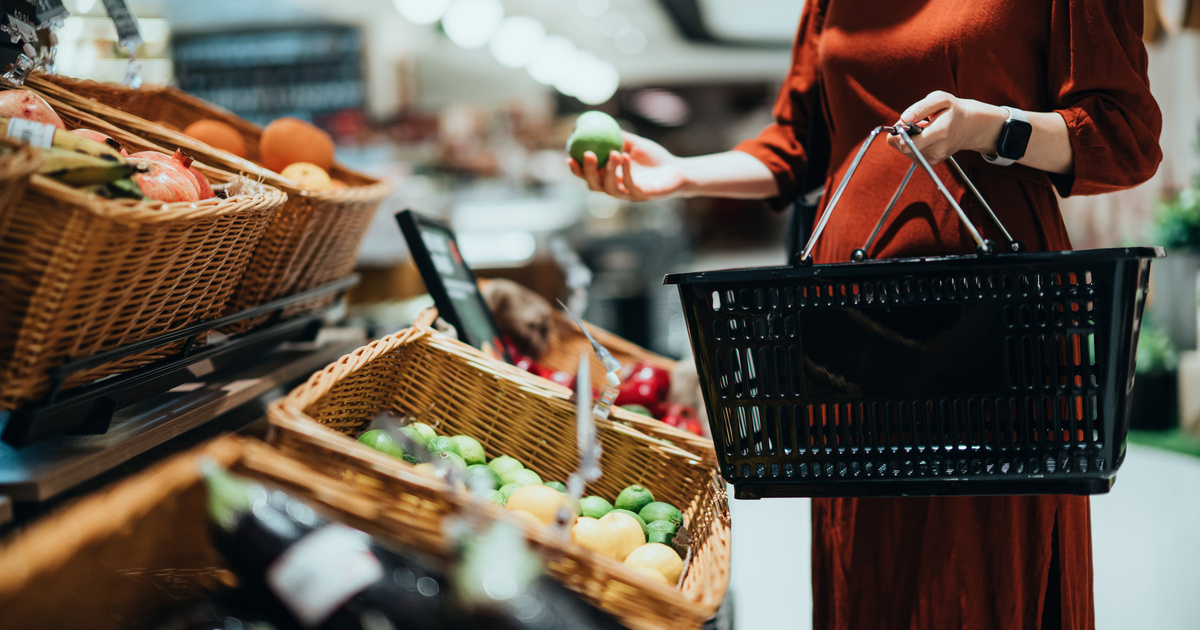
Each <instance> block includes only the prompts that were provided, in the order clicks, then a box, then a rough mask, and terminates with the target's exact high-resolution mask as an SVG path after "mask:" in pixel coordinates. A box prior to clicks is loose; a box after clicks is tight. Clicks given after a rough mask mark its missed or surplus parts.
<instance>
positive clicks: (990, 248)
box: [792, 123, 1024, 266]
mask: <svg viewBox="0 0 1200 630" xmlns="http://www.w3.org/2000/svg"><path fill="white" fill-rule="evenodd" d="M884 131H887V132H889V133H890V134H891V135H898V136H900V139H901V141H903V142H904V144H906V145H908V148H909V150H910V151H912V153H913V155H914V156H915V160H914V162H913V164H912V165H911V166H909V168H908V172H907V173H906V174H905V175H904V179H903V180H902V181H901V182H900V186H899V187H897V188H896V192H895V193H894V194H893V195H892V198H891V200H890V201H889V202H888V205H887V208H886V209H885V210H884V211H883V215H882V216H880V218H879V222H878V223H876V224H875V230H874V231H873V232H871V236H870V238H868V239H867V243H866V244H865V245H864V246H863V247H862V248H861V249H857V250H855V251H854V256H853V259H854V260H855V261H861V260H866V259H867V250H868V249H870V247H871V245H872V244H874V242H875V238H876V237H877V236H879V231H880V229H881V228H882V227H883V224H884V222H885V221H887V218H888V216H889V215H890V214H891V212H892V209H893V208H894V207H895V206H896V202H897V201H899V199H900V193H901V192H903V191H904V188H905V187H906V186H908V182H909V180H910V179H912V174H913V172H914V171H916V169H917V166H918V165H920V166H921V168H922V169H923V170H924V171H925V172H926V173H927V174H928V175H929V178H930V179H932V180H933V183H934V184H935V185H936V186H937V188H938V191H939V192H941V193H942V195H943V196H944V197H946V201H948V202H950V207H951V208H953V209H954V212H955V214H957V215H958V218H959V220H960V221H962V223H963V225H964V226H965V227H966V228H967V231H968V232H970V234H971V238H973V239H974V240H975V244H976V245H977V246H978V249H979V253H980V254H991V253H994V252H995V249H996V247H995V244H994V243H992V242H991V241H990V240H985V239H984V238H983V237H982V236H981V235H980V233H979V230H977V229H975V226H974V225H973V224H972V223H971V220H970V219H968V218H967V214H966V213H965V212H963V209H962V207H961V206H959V205H958V201H956V200H955V199H954V195H951V194H950V191H949V190H948V189H947V188H946V185H945V184H944V183H942V180H941V178H939V177H938V176H937V173H935V172H934V171H933V167H932V166H930V165H929V162H928V161H927V160H926V159H925V156H924V155H921V152H920V151H919V150H918V149H917V147H916V145H915V144H913V141H912V137H911V136H914V135H917V134H919V133H921V127H919V126H917V124H916V123H907V124H896V125H880V126H878V127H876V128H874V129H872V130H871V133H870V134H869V135H868V136H867V139H866V140H864V141H863V143H862V146H861V147H859V149H858V153H857V154H855V156H854V161H852V162H851V163H850V168H849V169H848V170H847V171H846V176H845V177H843V178H842V181H841V183H839V184H838V187H837V190H835V191H834V193H833V197H832V198H831V199H830V200H829V206H828V207H827V208H826V209H825V212H823V213H822V214H821V220H820V221H818V222H817V227H816V229H814V230H813V233H812V236H810V237H809V238H808V243H806V244H805V246H804V251H802V252H801V253H800V254H799V256H798V257H797V259H796V260H794V261H792V264H793V265H795V266H802V265H810V264H812V250H813V249H814V248H815V247H816V246H817V241H818V240H819V239H820V238H821V234H822V233H823V232H824V231H825V224H826V223H828V222H829V217H830V216H831V215H832V214H833V209H834V208H835V207H836V206H837V203H838V201H840V200H841V198H842V193H843V192H844V191H845V190H846V186H847V185H848V184H849V183H850V178H851V177H853V176H854V172H855V171H856V170H858V165H859V163H860V162H862V159H863V156H864V155H866V153H867V149H869V148H870V147H871V144H872V143H873V142H875V139H876V138H877V137H879V134H881V133H883V132H884ZM948 160H949V162H950V164H951V166H953V167H954V170H955V172H957V173H958V175H959V177H961V178H962V179H963V181H964V182H966V184H967V188H968V189H970V190H971V193H972V194H974V195H975V198H976V199H978V200H979V203H981V204H982V205H983V207H984V208H985V209H986V210H987V213H988V215H989V216H991V218H992V221H994V222H995V223H996V226H997V227H999V228H1000V232H1001V233H1003V234H1004V238H1005V239H1006V240H1007V241H1008V246H1009V249H1010V250H1011V251H1014V252H1018V251H1021V250H1023V249H1024V245H1023V244H1022V243H1021V242H1020V241H1018V240H1015V239H1013V237H1012V235H1011V234H1010V233H1009V231H1008V229H1007V228H1005V227H1004V224H1003V223H1001V221H1000V217H998V216H996V213H995V211H993V210H992V207H991V205H989V204H988V202H987V201H986V200H985V199H984V198H983V195H982V194H981V193H980V192H979V189H978V188H976V187H975V184H974V182H972V181H971V179H970V178H969V177H967V173H966V171H964V170H963V169H962V167H961V166H959V165H958V161H957V160H955V159H954V157H953V156H951V157H950V158H948Z"/></svg>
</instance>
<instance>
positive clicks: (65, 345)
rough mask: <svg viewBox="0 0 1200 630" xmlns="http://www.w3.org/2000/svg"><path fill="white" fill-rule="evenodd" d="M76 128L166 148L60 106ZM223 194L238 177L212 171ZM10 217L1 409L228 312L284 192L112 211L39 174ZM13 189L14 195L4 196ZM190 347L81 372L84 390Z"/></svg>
mask: <svg viewBox="0 0 1200 630" xmlns="http://www.w3.org/2000/svg"><path fill="white" fill-rule="evenodd" d="M52 106H54V108H55V111H56V112H58V114H59V116H60V117H61V118H62V119H63V120H64V122H66V123H67V126H68V127H71V128H74V127H79V126H84V127H89V128H92V129H96V130H98V131H101V132H103V133H107V134H109V135H111V136H112V137H114V138H116V139H118V140H120V141H121V142H122V143H124V144H126V145H127V146H128V148H129V149H131V150H134V151H140V150H148V149H158V147H156V146H154V145H151V144H149V143H145V142H139V139H138V138H137V137H136V136H133V135H131V134H128V133H123V132H121V131H120V130H118V129H116V128H113V127H110V126H106V125H105V124H104V123H103V121H99V120H97V119H95V118H93V117H91V116H89V115H88V114H86V113H84V112H80V111H78V110H75V109H73V108H71V107H69V106H67V105H65V104H62V103H52ZM200 168H201V170H202V171H204V173H205V174H206V176H207V177H209V178H210V179H212V180H213V181H214V182H215V183H216V184H221V183H225V182H229V181H232V180H233V179H234V178H235V176H233V175H230V174H228V173H225V172H223V171H219V170H215V169H212V168H209V167H207V166H204V165H200ZM27 180H28V185H27V188H26V190H25V193H24V195H23V196H22V197H21V198H20V199H15V200H13V201H12V202H10V203H8V204H6V205H3V206H0V301H2V302H3V304H4V308H3V309H0V410H10V409H15V408H16V407H18V406H20V405H21V404H23V403H25V402H28V401H30V400H34V399H37V398H38V397H40V396H42V395H43V394H45V393H46V391H47V389H48V387H49V383H50V379H49V375H48V370H50V369H51V368H53V367H56V366H59V365H62V364H63V363H66V362H68V361H71V360H75V359H82V358H86V357H89V356H92V355H95V354H97V353H100V352H104V351H106V350H112V349H114V348H118V347H120V346H123V345H127V344H130V343H133V342H136V341H140V340H142V339H146V338H149V337H152V336H154V335H158V334H162V333H166V332H170V331H172V330H177V329H180V328H183V327H185V326H188V325H191V324H195V323H197V322H199V321H203V320H207V319H213V318H216V317H219V316H220V315H222V314H223V313H224V312H225V308H226V305H227V304H228V302H229V299H230V298H231V297H232V295H233V291H234V289H235V287H236V286H237V284H238V283H239V282H240V280H241V278H242V274H243V272H244V271H245V269H246V265H247V263H248V262H249V260H250V254H251V252H252V251H253V250H254V247H255V245H257V243H258V241H259V239H260V238H261V237H262V234H263V232H264V230H265V229H266V228H267V225H268V223H269V222H270V221H271V218H272V217H273V216H274V214H275V211H276V210H277V209H278V208H279V207H280V206H281V205H282V204H283V203H284V201H285V199H286V197H285V195H284V194H283V193H281V192H280V191H278V190H275V189H273V188H271V187H269V186H265V185H261V184H252V183H249V182H246V183H247V184H248V185H249V187H250V188H252V189H254V191H255V192H254V194H243V195H237V196H234V197H231V198H229V199H219V198H216V199H207V200H205V201H201V202H198V203H173V204H164V203H160V202H135V201H132V200H105V199H101V198H98V197H94V196H89V195H84V194H81V193H80V192H79V191H77V190H76V189H74V188H71V187H69V186H65V185H63V184H60V183H58V182H56V181H54V180H51V179H48V178H45V177H42V176H40V175H32V176H29V177H28V178H27ZM5 188H6V189H7V188H8V187H7V186H5ZM181 343H182V342H178V343H174V344H171V345H168V346H164V347H160V348H156V349H153V350H150V351H147V352H145V353H141V354H137V355H133V356H130V357H126V358H124V359H121V360H118V361H114V362H111V363H108V364H105V365H102V366H99V367H97V368H94V369H90V370H87V371H83V372H79V373H77V374H75V375H73V376H72V377H71V378H70V379H68V380H67V381H66V382H64V383H63V385H64V386H65V387H73V386H77V385H80V384H83V383H86V382H89V381H91V380H94V379H96V378H99V377H102V376H106V375H110V374H116V373H120V372H124V371H127V370H129V369H131V368H134V367H137V366H141V365H145V364H147V363H150V362H153V361H155V360H158V359H161V358H163V357H166V356H169V355H170V354H171V353H172V352H174V351H176V350H177V349H178V348H179V347H180V344H181Z"/></svg>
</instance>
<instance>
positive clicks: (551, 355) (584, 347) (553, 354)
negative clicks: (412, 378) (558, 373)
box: [413, 280, 716, 457]
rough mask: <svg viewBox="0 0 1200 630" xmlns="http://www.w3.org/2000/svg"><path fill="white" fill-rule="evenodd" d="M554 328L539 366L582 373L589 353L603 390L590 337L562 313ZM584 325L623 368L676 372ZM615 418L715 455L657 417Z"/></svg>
mask: <svg viewBox="0 0 1200 630" xmlns="http://www.w3.org/2000/svg"><path fill="white" fill-rule="evenodd" d="M480 282H481V283H485V282H487V281H486V280H481V281H480ZM437 316H438V314H437V309H435V308H428V309H425V310H423V311H421V312H420V313H418V314H417V316H416V317H415V318H414V319H413V326H415V327H418V328H426V329H429V330H432V329H433V325H434V322H435V321H436V320H437ZM553 325H554V333H553V338H554V342H553V343H552V344H550V347H549V348H547V350H546V352H545V354H544V355H542V356H541V357H538V360H537V361H538V363H540V364H542V365H544V366H546V367H548V368H551V369H554V370H562V371H564V372H568V373H571V374H574V373H575V372H577V371H578V370H579V353H581V352H582V353H585V354H587V356H588V359H589V361H590V363H591V365H590V369H589V370H588V373H589V374H590V375H591V380H592V387H595V388H596V389H597V390H599V389H601V388H603V387H604V385H605V382H604V366H603V365H602V364H601V363H600V360H599V359H597V358H596V354H595V353H594V352H592V344H591V342H590V341H588V338H587V337H586V336H585V335H584V334H583V333H582V332H580V331H579V327H578V326H576V325H575V322H573V321H571V319H570V318H569V317H567V316H566V315H564V314H562V313H557V312H556V313H555V314H554V319H553ZM583 325H584V326H586V327H587V330H588V332H589V333H591V335H592V337H594V338H595V339H596V341H597V342H599V343H600V345H602V346H604V347H605V348H606V349H607V350H608V351H609V352H610V353H612V355H613V357H614V358H616V359H617V360H618V361H620V362H621V365H630V364H633V363H637V362H639V361H641V362H646V363H649V364H651V365H654V366H657V367H660V368H662V369H664V370H667V371H668V372H670V371H672V370H674V369H675V361H672V360H670V359H668V358H666V357H663V356H659V355H657V354H654V353H653V352H650V351H649V350H647V349H645V348H643V347H641V346H639V345H637V344H635V343H633V342H631V341H628V340H626V339H625V338H623V337H620V336H618V335H614V334H613V333H610V332H608V331H607V330H604V329H603V328H599V327H597V326H593V325H591V324H589V323H587V322H584V323H583ZM521 374H522V375H523V376H524V377H525V378H528V379H532V380H534V381H536V382H537V383H539V385H540V386H542V387H550V388H559V389H561V390H562V391H566V388H564V387H563V386H562V385H558V384H557V383H553V382H551V381H548V380H546V379H544V378H541V377H539V376H534V375H533V374H529V373H526V372H521ZM612 419H613V420H616V421H617V422H620V423H622V424H626V425H629V426H631V427H633V428H635V429H637V430H638V431H641V432H642V433H646V434H648V435H651V436H653V437H656V438H660V439H664V440H668V441H670V442H672V443H674V444H676V445H678V446H680V447H681V448H684V449H687V450H693V451H695V452H700V453H705V454H710V453H713V450H712V449H713V445H712V440H711V439H709V438H706V437H701V436H698V435H696V434H694V433H689V432H687V431H684V430H682V429H676V428H675V427H673V426H671V425H669V424H664V423H662V422H659V421H658V420H655V419H653V418H647V417H646V416H643V415H642V414H639V413H633V412H631V411H625V410H624V409H621V408H620V407H614V408H613V410H612ZM713 457H716V455H715V454H713Z"/></svg>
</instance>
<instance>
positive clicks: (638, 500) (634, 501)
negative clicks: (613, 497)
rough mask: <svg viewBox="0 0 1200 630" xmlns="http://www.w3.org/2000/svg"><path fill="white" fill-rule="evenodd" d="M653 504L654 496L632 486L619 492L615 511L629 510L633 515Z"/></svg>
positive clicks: (641, 488) (645, 490) (640, 487)
mask: <svg viewBox="0 0 1200 630" xmlns="http://www.w3.org/2000/svg"><path fill="white" fill-rule="evenodd" d="M653 502H654V495H653V494H650V491H649V490H647V489H645V488H643V487H642V486H640V485H637V484H634V485H632V486H629V487H628V488H625V489H624V490H622V491H621V494H620V495H618V496H617V502H616V504H615V505H616V506H617V509H621V510H629V511H630V512H633V513H634V514H638V513H640V512H641V511H642V508H644V507H646V506H647V505H650V504H651V503H653Z"/></svg>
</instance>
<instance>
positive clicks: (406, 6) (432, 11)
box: [93, 0, 451, 24]
mask: <svg viewBox="0 0 1200 630" xmlns="http://www.w3.org/2000/svg"><path fill="white" fill-rule="evenodd" d="M93 1H94V0H93ZM450 1H451V0H392V4H393V5H395V6H396V10H397V11H399V12H400V15H402V16H404V19H406V20H408V21H409V22H412V23H413V24H433V23H434V22H436V21H438V20H440V19H442V16H443V15H445V14H446V9H448V8H450Z"/></svg>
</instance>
